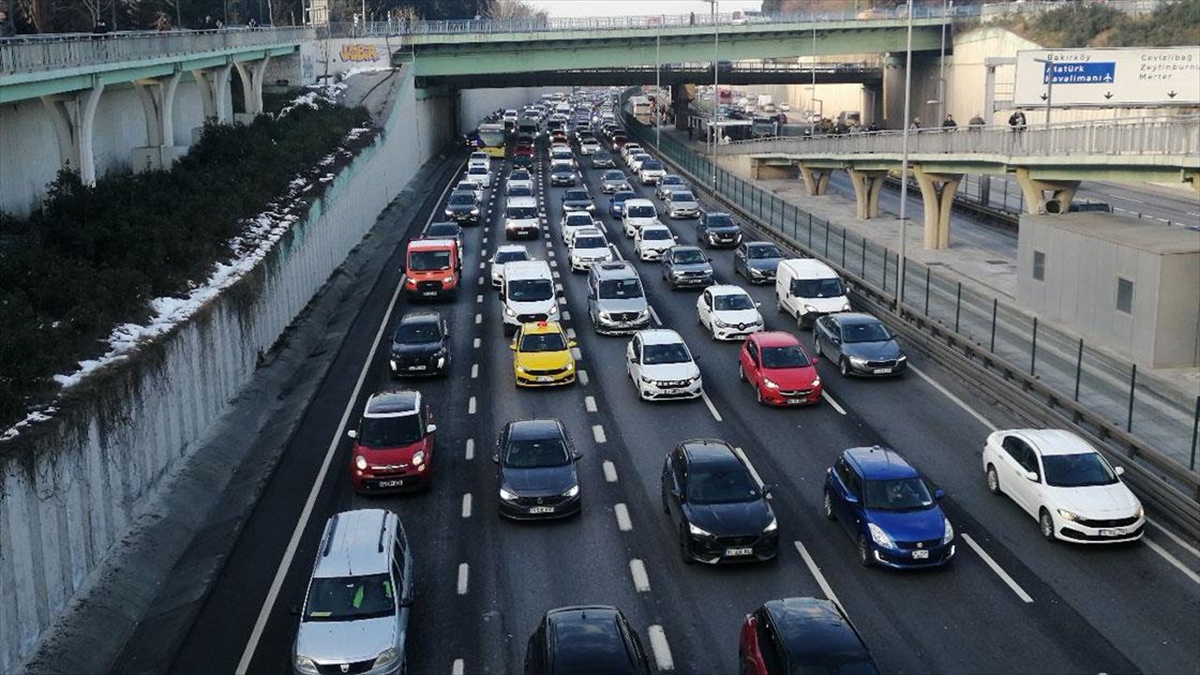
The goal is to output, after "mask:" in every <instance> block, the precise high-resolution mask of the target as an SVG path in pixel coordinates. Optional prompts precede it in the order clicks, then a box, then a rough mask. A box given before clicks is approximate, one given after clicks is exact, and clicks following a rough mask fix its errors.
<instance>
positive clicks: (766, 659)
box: [738, 598, 879, 675]
mask: <svg viewBox="0 0 1200 675" xmlns="http://www.w3.org/2000/svg"><path fill="white" fill-rule="evenodd" d="M738 661H739V663H740V666H741V668H740V671H741V672H742V673H746V674H747V675H795V674H796V673H830V674H833V673H838V674H839V675H878V673H879V668H878V666H876V665H875V661H874V660H873V659H872V658H871V652H870V651H869V650H868V649H867V645H866V644H864V643H863V640H862V636H860V635H859V634H858V631H857V630H855V628H854V625H853V624H851V623H850V619H848V618H847V617H846V614H845V613H844V612H842V609H841V608H840V607H838V606H837V605H836V604H834V603H833V602H830V601H829V600H824V599H818V598H787V599H784V600H771V601H769V602H767V603H765V604H764V605H763V606H762V607H759V608H758V609H756V610H754V613H753V614H747V615H746V620H745V621H744V622H743V623H742V632H741V639H740V640H738Z"/></svg>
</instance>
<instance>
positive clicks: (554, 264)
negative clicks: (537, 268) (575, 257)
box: [550, 260, 558, 267]
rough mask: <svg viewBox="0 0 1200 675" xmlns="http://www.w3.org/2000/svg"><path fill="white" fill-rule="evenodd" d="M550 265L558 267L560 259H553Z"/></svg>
mask: <svg viewBox="0 0 1200 675" xmlns="http://www.w3.org/2000/svg"><path fill="white" fill-rule="evenodd" d="M550 266H551V267H558V261H557V260H551V261H550Z"/></svg>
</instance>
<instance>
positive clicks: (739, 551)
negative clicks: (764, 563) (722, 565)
mask: <svg viewBox="0 0 1200 675" xmlns="http://www.w3.org/2000/svg"><path fill="white" fill-rule="evenodd" d="M753 554H754V549H753V548H727V549H725V555H727V556H735V555H753Z"/></svg>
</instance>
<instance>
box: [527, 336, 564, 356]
mask: <svg viewBox="0 0 1200 675" xmlns="http://www.w3.org/2000/svg"><path fill="white" fill-rule="evenodd" d="M566 348H567V341H566V340H564V339H563V336H562V333H529V334H526V335H522V336H521V346H520V349H521V351H523V352H561V351H563V350H565V349H566Z"/></svg>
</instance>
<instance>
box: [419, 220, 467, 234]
mask: <svg viewBox="0 0 1200 675" xmlns="http://www.w3.org/2000/svg"><path fill="white" fill-rule="evenodd" d="M438 228H441V229H451V228H452V229H455V230H461V229H462V228H461V227H460V226H459V224H458V223H456V222H453V221H450V220H439V221H437V222H434V223H429V224H428V225H426V226H425V231H426V232H431V231H433V230H434V229H438Z"/></svg>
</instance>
